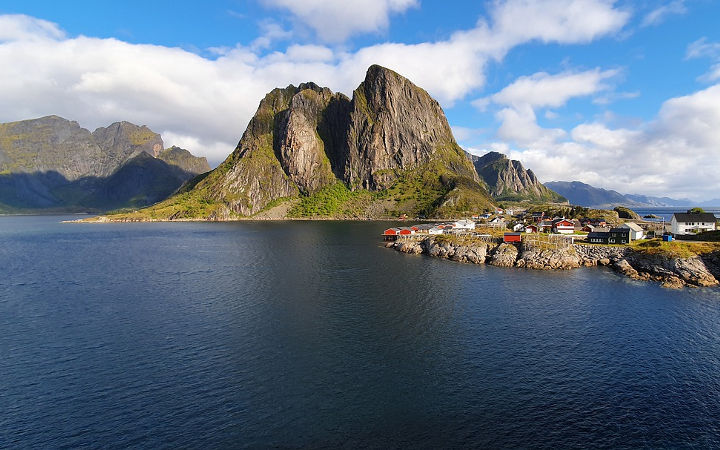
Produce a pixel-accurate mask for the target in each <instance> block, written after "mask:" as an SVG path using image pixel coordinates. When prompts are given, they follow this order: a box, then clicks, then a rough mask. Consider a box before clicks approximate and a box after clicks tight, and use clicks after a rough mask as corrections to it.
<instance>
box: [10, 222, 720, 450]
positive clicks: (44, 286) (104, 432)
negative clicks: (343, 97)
mask: <svg viewBox="0 0 720 450" xmlns="http://www.w3.org/2000/svg"><path fill="white" fill-rule="evenodd" d="M58 220H59V219H58V218H52V217H2V218H0V249H1V250H0V267H3V275H2V276H1V277H0V330H2V333H0V352H1V354H2V358H0V373H2V374H3V376H2V377H0V392H2V394H0V399H1V402H2V405H3V407H2V409H1V411H0V429H2V430H3V435H2V436H1V437H0V440H4V442H2V443H3V444H5V445H9V446H23V447H60V446H68V447H77V446H85V445H87V446H144V447H145V446H171V447H174V446H190V447H199V446H203V447H205V446H210V447H227V446H251V447H255V446H263V447H267V446H310V447H337V446H339V445H349V446H360V445H364V446H377V447H387V446H404V447H418V446H421V447H448V446H493V447H507V446H515V447H528V446H534V447H558V446H562V447H569V446H587V445H588V444H589V443H591V445H598V446H612V447H617V446H634V447H636V446H651V447H656V446H660V445H662V446H691V445H697V446H703V447H708V446H710V447H712V446H718V445H720V440H719V438H718V436H719V435H720V433H719V430H718V425H717V417H720V352H718V351H717V349H718V348H720V329H719V327H720V325H718V324H720V303H719V300H720V298H718V290H713V289H705V290H703V289H695V290H683V291H670V290H665V289H662V288H660V287H659V286H657V285H655V284H645V283H638V282H634V281H630V280H628V279H626V278H622V277H618V276H616V275H615V274H614V273H612V272H609V271H606V270H604V269H579V270H575V271H569V272H534V271H526V270H519V269H499V268H494V267H486V266H475V265H466V264H459V263H453V262H449V261H444V260H438V259H432V258H427V257H424V256H413V255H405V254H401V253H398V252H394V251H392V250H388V249H385V248H382V247H381V245H380V243H379V240H378V236H377V234H378V232H379V230H381V229H382V228H383V226H384V224H378V223H355V222H350V223H343V222H320V223H308V222H299V223H293V222H286V223H237V224H222V223H220V224H215V223H208V224H205V223H203V224H193V223H177V224H103V225H78V224H72V225H68V224H59V223H58Z"/></svg>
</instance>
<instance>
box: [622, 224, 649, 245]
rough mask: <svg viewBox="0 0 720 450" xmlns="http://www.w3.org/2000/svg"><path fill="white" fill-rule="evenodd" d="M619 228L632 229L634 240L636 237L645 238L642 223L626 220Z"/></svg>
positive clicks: (631, 237) (631, 236) (631, 238)
mask: <svg viewBox="0 0 720 450" xmlns="http://www.w3.org/2000/svg"><path fill="white" fill-rule="evenodd" d="M618 228H626V229H630V240H631V241H634V240H635V239H645V231H644V230H643V229H642V228H641V227H640V225H638V224H636V223H635V222H625V223H624V224H622V225H620V226H619V227H618Z"/></svg>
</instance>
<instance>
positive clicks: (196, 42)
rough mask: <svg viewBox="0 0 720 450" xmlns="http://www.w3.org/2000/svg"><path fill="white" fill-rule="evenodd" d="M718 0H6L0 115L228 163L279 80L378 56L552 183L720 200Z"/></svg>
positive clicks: (472, 141)
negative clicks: (134, 127)
mask: <svg viewBox="0 0 720 450" xmlns="http://www.w3.org/2000/svg"><path fill="white" fill-rule="evenodd" d="M719 23H720V2H718V1H716V0H636V1H622V0H619V1H612V0H491V1H469V0H455V1H452V2H448V1H445V0H443V1H441V0H364V1H352V0H344V1H340V0H303V1H297V0H244V1H241V0H206V1H204V2H197V1H190V0H187V1H186V0H174V1H167V0H154V1H147V0H145V1H142V2H141V1H136V0H125V1H123V2H115V1H113V2H110V1H107V0H93V1H89V0H75V1H73V2H57V1H39V0H22V1H9V0H0V67H2V70H0V105H2V108H0V122H10V121H16V120H23V119H31V118H37V117H42V116H46V115H51V114H56V115H59V116H62V117H65V118H67V119H70V120H76V121H77V122H78V123H79V124H80V125H81V126H83V127H85V128H88V129H90V130H94V129H95V128H97V127H100V126H107V125H109V124H110V123H112V122H117V121H121V120H126V121H129V122H133V123H136V124H139V125H147V126H148V127H150V128H151V129H152V130H153V131H156V132H158V133H160V134H162V136H163V140H164V141H165V144H166V146H168V147H169V146H170V145H178V146H180V147H183V148H186V149H188V150H190V151H192V152H193V153H194V154H196V155H201V156H206V157H207V158H208V160H209V161H210V163H211V165H212V166H215V165H217V164H219V163H220V162H221V161H222V160H224V159H225V157H227V155H229V154H230V153H231V152H232V150H233V149H234V148H235V145H236V144H237V142H238V140H239V139H240V137H241V136H242V133H243V132H244V130H245V128H246V126H247V123H248V121H249V120H250V118H251V117H252V115H253V114H254V112H255V110H256V109H257V106H258V103H259V101H260V100H261V99H262V98H263V97H264V95H265V94H266V93H267V92H269V91H270V90H272V89H273V88H275V87H284V86H287V85H289V84H295V85H298V84H299V83H301V82H305V81H314V82H316V83H317V84H319V85H322V86H327V87H329V88H330V89H332V90H333V91H339V92H343V93H345V94H347V95H349V96H351V95H352V91H353V90H354V89H355V88H356V87H357V85H358V84H359V83H360V82H361V81H362V79H363V78H364V76H365V71H366V69H367V67H368V66H370V65H371V64H381V65H383V66H386V67H389V68H391V69H393V70H396V71H397V72H399V73H400V74H402V75H404V76H406V77H408V78H409V79H410V80H412V81H413V82H414V83H416V84H417V85H419V86H421V87H423V88H424V89H426V90H427V91H428V92H429V93H430V94H431V95H432V96H433V97H435V98H436V99H437V100H438V101H439V102H440V104H441V105H442V107H443V109H444V111H445V113H446V115H447V117H448V121H449V123H450V125H451V126H452V128H453V132H454V134H455V137H456V139H457V140H458V142H459V143H460V145H461V146H463V148H465V149H466V150H468V151H470V152H472V153H475V154H484V153H486V152H487V151H491V150H494V151H500V152H502V153H505V154H507V155H508V156H509V157H511V158H513V159H518V160H520V161H521V162H522V163H523V164H524V165H525V166H526V167H527V168H530V169H532V170H533V171H534V172H535V173H536V175H537V176H538V177H539V178H540V180H541V181H543V182H546V181H574V180H577V181H583V182H585V183H589V184H591V185H593V186H597V187H603V188H606V189H614V190H617V191H619V192H622V193H633V194H645V195H657V196H670V197H674V198H690V199H693V200H698V201H701V200H710V199H715V198H720V192H719V191H720V181H718V174H720V26H718V24H719Z"/></svg>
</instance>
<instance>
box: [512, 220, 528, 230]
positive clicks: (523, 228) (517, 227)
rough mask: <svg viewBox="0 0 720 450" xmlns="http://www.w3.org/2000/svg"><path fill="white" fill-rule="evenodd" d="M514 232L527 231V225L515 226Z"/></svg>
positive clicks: (518, 224) (519, 224) (517, 224)
mask: <svg viewBox="0 0 720 450" xmlns="http://www.w3.org/2000/svg"><path fill="white" fill-rule="evenodd" d="M512 230H513V231H525V224H524V223H519V222H518V223H516V224H515V225H513V227H512Z"/></svg>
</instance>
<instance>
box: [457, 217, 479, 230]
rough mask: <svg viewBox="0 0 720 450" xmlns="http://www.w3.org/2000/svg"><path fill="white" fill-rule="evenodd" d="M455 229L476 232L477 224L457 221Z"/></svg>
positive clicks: (465, 220) (470, 221)
mask: <svg viewBox="0 0 720 450" xmlns="http://www.w3.org/2000/svg"><path fill="white" fill-rule="evenodd" d="M453 228H455V229H458V230H474V229H475V222H474V221H472V220H468V219H462V220H456V221H455V222H453Z"/></svg>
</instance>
